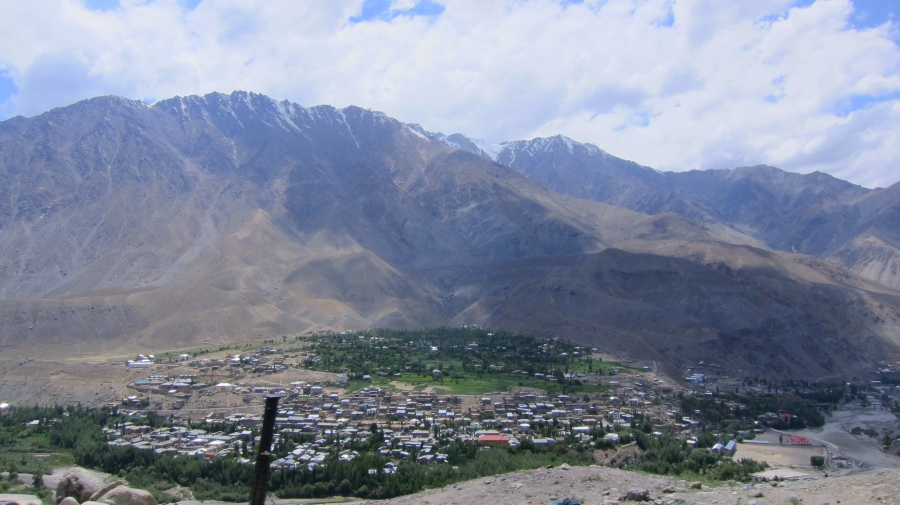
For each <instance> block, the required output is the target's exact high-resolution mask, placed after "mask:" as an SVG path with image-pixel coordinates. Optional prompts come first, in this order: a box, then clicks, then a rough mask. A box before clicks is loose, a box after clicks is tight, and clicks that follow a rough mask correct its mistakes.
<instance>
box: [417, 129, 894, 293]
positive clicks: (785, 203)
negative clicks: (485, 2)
mask: <svg viewBox="0 0 900 505" xmlns="http://www.w3.org/2000/svg"><path fill="white" fill-rule="evenodd" d="M433 136H434V138H435V139H437V140H439V141H441V142H443V143H445V144H446V145H449V146H452V147H456V148H459V149H463V150H467V151H469V152H472V153H474V154H477V155H479V156H482V157H485V158H488V159H492V160H494V161H496V162H498V163H501V164H503V165H505V166H508V167H511V168H514V169H516V170H518V171H519V172H521V173H523V174H525V175H527V176H528V177H529V178H531V179H534V180H537V181H540V182H542V183H544V184H546V185H548V186H549V187H551V188H552V189H554V190H556V191H558V192H560V193H563V194H566V195H570V196H575V197H577V198H585V199H590V200H595V201H599V202H605V203H609V204H612V205H617V206H620V207H625V208H628V209H631V210H635V211H638V212H643V213H646V214H654V215H655V214H661V213H665V212H675V213H678V214H681V215H683V216H686V217H689V218H691V219H693V220H696V221H698V222H701V223H704V224H706V225H709V226H715V225H719V226H724V227H728V228H730V229H732V230H734V231H736V232H739V233H741V234H744V235H748V236H750V237H753V238H754V239H756V240H758V241H759V243H760V244H761V245H762V244H764V245H765V246H767V247H771V248H773V249H777V250H781V251H791V252H800V253H804V254H810V255H813V256H816V257H818V258H822V259H825V260H828V261H829V262H831V263H833V264H835V265H839V266H841V267H842V268H845V269H847V270H850V271H852V272H854V273H857V274H859V275H861V276H863V277H866V278H868V279H871V280H873V281H875V282H878V283H881V284H883V285H885V286H887V287H890V288H892V289H898V288H900V239H898V235H897V230H900V218H898V216H900V183H898V184H895V185H893V186H891V187H890V188H886V189H885V188H877V189H871V190H870V189H866V188H863V187H861V186H857V185H855V184H851V183H849V182H846V181H842V180H840V179H836V178H835V177H832V176H830V175H828V174H824V173H821V172H814V173H811V174H807V175H801V174H795V173H790V172H785V171H783V170H780V169H777V168H775V167H770V166H764V165H759V166H754V167H740V168H735V169H728V170H705V171H698V170H693V171H689V172H659V171H656V170H654V169H652V168H649V167H645V166H641V165H639V164H637V163H634V162H631V161H627V160H623V159H620V158H616V157H615V156H612V155H610V154H609V153H606V152H605V151H603V150H601V149H599V148H597V147H596V146H594V145H591V144H583V143H579V142H576V141H574V140H572V139H569V138H567V137H565V136H562V135H557V136H555V137H550V138H535V139H532V140H520V141H514V142H504V143H502V144H499V145H498V146H497V147H498V148H499V150H495V151H486V150H484V149H482V148H481V147H480V145H479V144H477V143H476V142H475V141H472V140H471V139H468V138H466V137H465V136H463V135H461V134H454V135H451V136H449V137H447V136H443V135H441V134H433ZM720 231H722V230H721V229H720Z"/></svg>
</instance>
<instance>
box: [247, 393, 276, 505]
mask: <svg viewBox="0 0 900 505" xmlns="http://www.w3.org/2000/svg"><path fill="white" fill-rule="evenodd" d="M279 398H281V397H280V396H267V397H266V411H265V414H264V415H263V426H262V433H261V434H260V436H259V454H258V455H257V456H256V472H255V473H254V474H253V487H252V488H251V489H250V505H264V504H265V503H266V490H267V487H268V484H269V464H270V463H271V462H272V455H271V454H270V452H271V451H272V438H273V435H274V432H275V415H276V414H278V399H279Z"/></svg>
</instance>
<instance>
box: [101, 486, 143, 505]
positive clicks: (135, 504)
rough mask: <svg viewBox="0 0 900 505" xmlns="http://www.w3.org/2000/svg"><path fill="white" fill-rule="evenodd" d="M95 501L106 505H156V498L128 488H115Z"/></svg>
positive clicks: (139, 490) (140, 490)
mask: <svg viewBox="0 0 900 505" xmlns="http://www.w3.org/2000/svg"><path fill="white" fill-rule="evenodd" d="M97 501H99V502H100V503H105V504H108V505H157V502H156V498H154V497H153V495H152V494H150V493H149V492H147V491H144V490H142V489H134V488H130V487H128V486H117V487H115V488H113V489H111V490H110V491H109V492H107V493H106V494H104V495H103V496H101V497H100V498H99V499H98V500H97Z"/></svg>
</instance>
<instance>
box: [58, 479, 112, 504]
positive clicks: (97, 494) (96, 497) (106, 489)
mask: <svg viewBox="0 0 900 505" xmlns="http://www.w3.org/2000/svg"><path fill="white" fill-rule="evenodd" d="M124 485H125V481H123V480H121V479H117V480H115V481H114V482H110V483H109V484H105V485H104V486H103V487H101V488H100V489H98V490H97V492H95V493H94V494H92V495H91V497H90V498H89V499H88V501H95V502H96V501H100V497H102V496H103V495H105V494H106V493H108V492H110V491H112V490H113V489H115V488H117V487H119V486H124ZM59 505H62V504H61V503H60V504H59Z"/></svg>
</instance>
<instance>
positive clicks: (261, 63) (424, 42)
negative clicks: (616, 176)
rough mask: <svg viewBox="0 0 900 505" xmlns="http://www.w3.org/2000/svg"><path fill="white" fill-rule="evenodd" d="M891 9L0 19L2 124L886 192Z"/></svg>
mask: <svg viewBox="0 0 900 505" xmlns="http://www.w3.org/2000/svg"><path fill="white" fill-rule="evenodd" d="M898 16H900V0H856V1H851V0H753V1H743V0H739V1H721V0H684V1H682V0H321V1H313V0H260V1H250V0H29V1H17V0H0V119H6V118H9V117H12V116H15V115H24V116H34V115H37V114H40V113H42V112H45V111H47V110H49V109H51V108H53V107H60V106H65V105H68V104H71V103H74V102H76V101H78V100H82V99H86V98H90V97H94V96H98V95H119V96H124V97H128V98H131V99H140V100H145V101H147V102H150V103H152V102H155V101H157V100H161V99H165V98H170V97H172V96H176V95H180V96H185V95H193V94H206V93H209V92H213V91H219V92H224V93H230V92H231V91H234V90H245V91H253V92H257V93H263V94H266V95H268V96H270V97H272V98H275V99H278V100H283V99H287V100H290V101H292V102H296V103H299V104H300V105H303V106H313V105H319V104H329V105H334V106H337V107H344V106H348V105H357V106H360V107H364V108H369V109H374V110H379V111H382V112H385V113H386V114H388V115H390V116H392V117H394V118H397V119H399V120H400V121H404V122H409V123H419V124H420V125H422V127H424V128H425V129H427V130H430V131H435V132H438V131H439V132H443V133H445V134H450V133H457V132H459V133H463V134H465V135H468V136H470V137H473V138H479V139H486V140H488V141H492V142H500V141H504V140H518V139H530V138H534V137H538V136H540V137H546V136H552V135H556V134H563V135H566V136H568V137H571V138H573V139H575V140H577V141H581V142H589V143H592V144H594V145H596V146H598V147H600V148H601V149H604V150H605V151H607V152H609V153H611V154H613V155H616V156H619V157H622V158H626V159H630V160H634V161H636V162H638V163H641V164H643V165H647V166H651V167H654V168H657V169H660V170H675V171H683V170H693V169H721V168H733V167H738V166H747V165H756V164H760V163H765V164H769V165H774V166H777V167H780V168H783V169H785V170H791V171H796V172H802V173H808V172H812V171H816V170H818V171H823V172H827V173H830V174H832V175H834V176H836V177H839V178H841V179H846V180H849V181H852V182H854V183H857V184H861V185H863V186H866V187H879V186H880V187H885V186H888V185H890V184H893V183H895V182H897V181H898V180H900V45H898V44H900V24H898V23H900V19H898Z"/></svg>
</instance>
